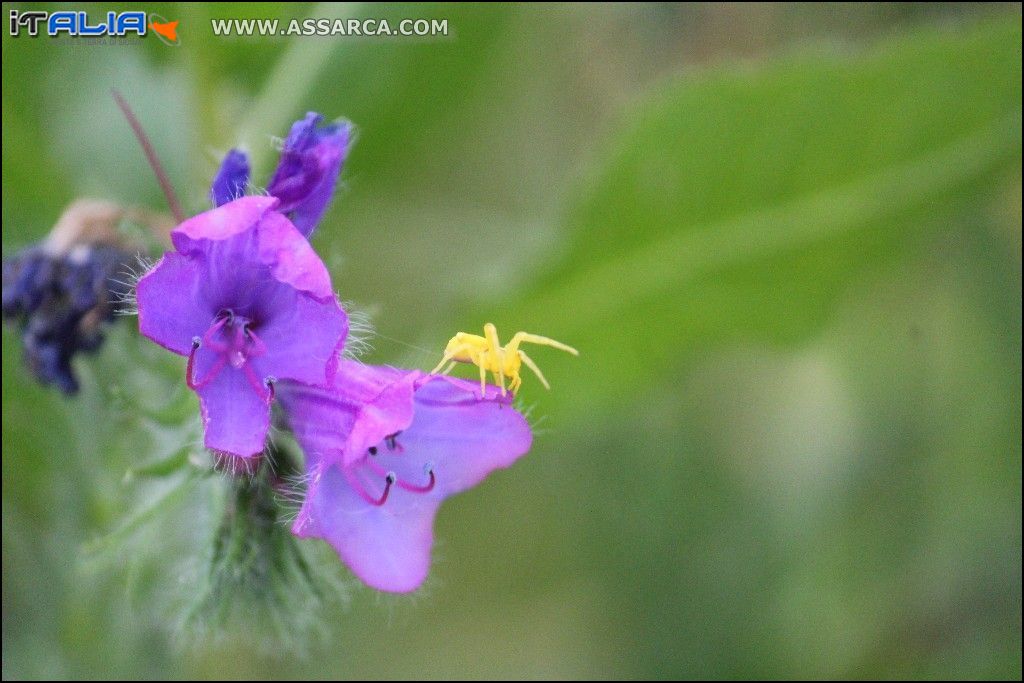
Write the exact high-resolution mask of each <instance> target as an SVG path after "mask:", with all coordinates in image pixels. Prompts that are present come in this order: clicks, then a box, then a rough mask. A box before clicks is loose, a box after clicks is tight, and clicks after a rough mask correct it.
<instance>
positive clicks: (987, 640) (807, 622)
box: [2, 3, 1021, 678]
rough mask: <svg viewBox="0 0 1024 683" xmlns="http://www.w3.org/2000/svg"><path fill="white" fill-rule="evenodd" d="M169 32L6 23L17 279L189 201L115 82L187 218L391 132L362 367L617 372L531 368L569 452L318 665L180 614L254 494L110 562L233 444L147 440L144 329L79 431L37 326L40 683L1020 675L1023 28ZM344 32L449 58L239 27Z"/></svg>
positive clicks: (198, 7)
mask: <svg viewBox="0 0 1024 683" xmlns="http://www.w3.org/2000/svg"><path fill="white" fill-rule="evenodd" d="M4 7H5V10H6V9H8V8H11V7H14V8H18V9H22V10H24V9H31V8H34V7H35V6H32V7H30V6H29V5H28V4H27V3H21V4H14V5H11V4H9V3H5V4H4ZM39 7H41V8H43V9H50V10H55V9H69V8H78V5H74V6H72V5H59V6H58V5H41V6H39ZM82 7H83V8H85V9H88V10H89V11H90V12H102V11H105V10H106V9H119V10H124V9H132V8H133V7H132V6H130V5H116V6H115V5H103V4H95V5H83V6H82ZM147 9H148V10H149V11H155V12H157V13H159V14H162V15H163V16H165V17H167V18H168V19H178V20H180V22H181V23H180V26H179V32H180V36H181V45H180V46H179V47H168V46H166V45H163V44H162V43H160V42H158V41H157V40H155V39H154V38H153V37H149V38H147V39H145V40H137V41H132V42H130V44H128V45H120V46H90V47H81V46H79V47H76V46H75V45H74V41H73V40H68V39H66V38H64V39H57V40H50V39H46V38H40V39H34V40H33V39H28V38H24V37H22V38H17V39H12V38H10V37H9V36H8V35H7V32H6V31H5V32H4V37H3V71H2V76H3V78H2V92H3V96H2V106H3V132H2V134H3V147H2V153H3V203H2V212H3V250H4V255H5V256H9V255H11V254H13V253H15V252H16V250H17V249H19V248H21V247H23V246H26V245H28V244H30V243H31V242H33V241H35V240H38V239H40V238H41V237H42V236H43V235H44V234H45V233H46V232H47V231H48V229H49V228H50V226H51V225H52V224H53V223H54V221H55V220H56V218H57V217H58V215H59V214H60V212H61V210H62V208H63V207H64V206H65V205H66V204H67V203H68V202H69V201H71V200H72V199H74V198H75V197H79V196H83V195H86V196H98V197H104V198H110V199H114V200H118V201H122V202H125V203H138V204H143V205H146V206H150V207H153V208H157V209H162V207H163V200H162V197H161V195H160V194H159V189H158V187H157V185H156V182H155V181H154V180H153V177H152V175H151V173H150V172H149V170H148V168H147V167H146V164H145V161H144V159H143V156H142V154H141V152H140V150H139V148H138V146H137V144H136V143H135V141H134V140H133V138H132V137H131V134H130V131H129V129H128V127H127V125H126V124H125V122H124V120H123V119H122V118H121V117H120V115H119V113H118V112H117V110H116V108H115V106H114V104H113V101H112V100H111V99H110V97H109V96H108V91H109V89H110V88H111V87H117V88H119V89H121V91H122V92H124V94H125V96H126V97H127V98H128V99H129V100H130V101H131V102H132V103H133V105H134V106H135V107H136V109H137V112H138V114H139V117H140V118H141V119H142V121H143V123H144V125H145V126H146V128H147V129H148V131H149V133H150V135H151V136H152V138H153V140H154V143H155V145H156V147H157V148H158V149H159V151H160V154H161V155H162V157H163V159H164V161H165V163H166V165H167V166H168V168H169V170H170V172H171V175H172V177H173V180H174V183H175V185H176V186H177V188H178V191H179V193H180V194H181V195H182V197H183V200H184V203H185V204H186V205H187V206H188V207H189V208H190V209H191V210H192V211H200V210H202V209H203V208H205V206H206V192H207V187H208V182H209V179H210V177H211V176H212V173H213V171H214V170H215V168H216V164H217V161H218V158H219V156H220V155H221V154H222V153H223V152H224V151H226V150H227V149H228V148H230V147H231V146H233V145H236V144H243V145H246V146H247V147H248V148H249V149H250V150H251V151H253V152H256V153H257V154H258V155H260V156H259V158H260V160H261V168H260V169H259V170H257V173H256V179H257V182H260V180H259V179H261V178H266V177H267V173H268V171H269V169H270V167H271V164H272V162H273V158H274V157H273V153H272V152H273V148H272V136H283V135H284V134H285V132H286V131H287V127H288V125H289V123H290V122H291V121H292V120H294V119H295V118H297V117H298V116H300V115H301V114H303V113H304V112H305V111H307V110H316V111H320V112H323V113H325V114H326V115H327V116H328V117H331V118H333V117H339V116H342V117H346V118H348V119H350V120H352V121H353V122H354V123H355V124H356V125H357V126H358V128H359V138H358V141H357V144H356V146H355V147H354V148H353V150H352V152H351V155H350V157H349V160H348V162H347V164H346V168H345V173H344V184H345V188H344V190H343V191H342V192H341V194H340V195H339V196H338V198H337V199H336V200H335V202H334V204H333V206H332V209H331V211H330V212H329V214H328V216H327V218H326V220H325V221H324V223H322V225H321V227H320V229H319V232H318V233H317V234H316V236H315V238H314V244H315V246H316V247H317V249H318V250H319V251H320V252H321V254H323V256H324V259H325V261H326V262H327V263H328V265H329V267H330V269H331V271H332V274H333V277H334V282H335V286H336V287H337V289H338V290H339V291H340V293H341V296H342V297H343V298H344V299H346V300H348V301H351V302H353V305H354V307H355V308H357V309H359V310H362V311H365V312H367V313H368V314H369V315H370V316H371V318H372V321H373V324H374V326H375V328H376V329H377V330H378V331H379V333H380V336H378V337H376V338H375V339H373V340H372V343H373V351H372V352H371V353H370V354H369V355H368V356H367V358H368V359H370V360H372V361H374V362H389V363H396V364H403V365H408V366H416V367H421V368H425V369H429V368H430V367H432V366H433V364H434V363H435V362H436V360H437V358H438V357H439V353H440V350H441V349H442V348H443V346H444V343H445V342H446V340H447V339H448V337H450V336H451V334H453V333H454V332H455V331H456V330H460V329H463V330H468V331H475V330H476V329H478V328H479V327H480V326H481V325H482V324H483V323H484V322H485V321H487V320H491V321H494V322H495V323H497V325H498V328H499V330H501V331H503V332H505V333H511V332H513V331H515V330H516V329H526V330H529V331H532V332H536V333H539V334H544V335H549V336H552V337H554V338H556V339H560V340H563V341H565V342H568V343H570V344H573V345H574V346H577V347H578V348H579V349H580V350H581V357H580V358H578V359H573V358H570V357H568V356H563V355H562V354H558V353H557V352H554V351H550V352H548V351H544V350H538V352H536V353H535V354H534V356H533V357H534V358H535V359H536V360H537V361H538V364H539V365H540V366H541V368H542V369H544V371H545V372H546V374H547V376H548V378H549V379H550V380H551V383H552V386H553V389H552V391H551V392H550V393H547V392H544V391H543V389H542V388H541V387H540V385H539V383H537V382H536V381H533V382H531V381H530V380H531V379H532V378H526V380H527V381H526V383H525V386H524V389H523V392H522V394H521V395H522V396H523V397H524V398H525V399H526V401H527V402H528V403H531V404H535V405H534V408H533V413H532V419H533V420H534V421H535V422H538V423H539V424H538V437H537V439H536V440H535V445H534V448H533V450H532V452H531V454H530V455H529V456H528V457H526V458H524V459H523V460H522V461H521V462H520V463H519V464H517V465H516V467H514V468H513V469H511V470H509V471H507V472H502V473H499V474H497V475H495V476H493V477H492V478H491V479H489V480H488V481H487V482H486V483H485V484H484V485H483V486H481V487H479V488H477V489H475V490H473V491H471V492H468V493H466V494H464V495H462V496H459V497H458V498H456V499H453V500H451V501H449V502H448V503H447V504H446V505H445V506H444V508H443V509H442V512H441V514H440V516H439V518H438V525H437V536H438V538H439V544H438V546H437V548H436V549H435V553H434V556H435V562H434V567H433V570H432V574H431V577H430V579H429V580H428V583H427V585H426V587H425V588H424V589H423V590H422V591H421V592H420V593H419V594H417V595H415V596H413V597H393V596H381V595H377V594H375V593H374V592H372V591H370V590H369V589H366V588H363V587H361V586H360V585H359V584H358V583H357V582H356V581H355V580H354V579H352V580H350V579H346V582H347V583H348V584H349V587H348V589H347V590H346V591H345V592H346V596H347V598H346V600H345V601H344V603H343V604H340V605H337V606H334V607H331V608H330V609H329V611H328V613H327V617H326V619H325V624H324V628H323V633H322V635H321V637H320V638H319V639H316V640H312V641H310V642H309V643H308V644H307V647H306V648H305V652H304V653H296V652H294V651H292V650H291V649H289V648H287V647H285V646H283V645H279V644H275V643H273V642H253V641H252V640H248V639H246V638H245V637H242V636H239V637H232V634H231V633H227V634H223V637H222V638H219V639H215V640H213V641H210V642H209V643H206V644H202V643H200V644H198V645H197V644H195V643H192V642H188V641H189V639H188V638H187V637H184V636H183V635H182V633H181V629H180V627H179V626H178V624H177V622H176V619H177V617H176V615H177V614H178V611H177V610H176V604H177V603H179V602H181V601H183V600H185V601H187V598H188V593H189V591H190V589H191V588H192V579H191V578H190V577H192V576H193V575H194V573H195V565H196V564H197V563H198V562H199V560H198V559H197V558H199V557H201V556H202V553H203V552H204V551H203V548H204V543H208V541H209V536H210V533H211V529H212V526H213V524H214V521H213V520H212V519H211V512H210V509H209V508H210V507H211V506H210V504H209V498H210V495H209V494H210V491H209V489H211V488H216V487H217V486H222V485H223V484H224V482H223V480H222V479H216V478H215V479H214V480H213V481H212V483H209V484H207V485H205V486H206V488H199V489H195V490H190V491H187V492H186V496H187V498H186V499H185V501H184V502H181V501H180V500H179V501H178V504H177V509H176V510H175V511H173V512H168V513H167V514H163V513H162V512H160V511H157V512H155V513H154V514H152V515H149V516H148V517H146V516H145V513H143V514H144V520H143V523H141V524H140V525H138V526H136V527H131V530H130V533H125V534H121V535H120V536H118V538H117V542H114V543H108V544H106V545H105V546H104V548H105V549H104V550H103V551H102V552H99V553H97V552H95V551H93V550H90V549H91V548H95V546H96V543H95V539H97V538H101V537H103V536H104V535H105V534H108V533H109V532H111V531H112V530H115V529H118V528H119V527H121V525H122V524H124V520H125V519H127V518H129V517H131V516H132V515H134V514H137V512H138V511H139V510H143V511H145V510H147V509H148V508H149V507H150V506H151V505H152V502H153V501H155V500H159V499H160V497H161V496H162V495H164V494H165V492H166V491H168V490H173V489H172V488H171V485H170V484H169V483H168V482H166V481H163V480H162V479H161V478H160V477H157V476H150V477H146V476H126V473H130V471H131V470H133V469H135V468H138V467H139V466H140V465H142V464H145V463H151V462H154V461H156V460H157V459H158V457H159V456H160V454H161V453H162V452H167V451H172V450H174V449H175V448H177V447H180V446H181V444H182V442H183V441H186V440H194V439H196V438H197V434H198V432H197V431H196V430H195V428H194V421H195V418H194V417H192V418H190V423H189V424H190V426H189V427H188V428H187V429H185V430H184V431H183V430H182V428H180V427H178V426H176V425H167V424H162V423H159V422H158V421H154V420H152V419H149V418H146V417H144V416H143V415H142V414H141V412H140V406H141V407H147V406H159V405H160V404H161V401H164V400H165V399H166V397H167V396H168V394H173V393H174V392H178V393H179V394H181V393H182V392H183V387H182V386H181V384H182V383H181V381H180V378H181V374H180V373H181V372H182V366H183V363H182V362H181V361H180V359H176V358H174V357H171V355H170V354H167V353H166V352H163V351H161V350H160V349H157V348H155V346H153V345H151V344H149V342H147V341H146V340H144V339H141V338H139V337H138V335H137V334H136V333H135V331H134V329H133V327H134V326H133V324H132V323H131V322H127V323H123V324H122V325H121V326H120V327H119V328H118V329H116V330H114V331H113V332H112V334H111V338H110V341H109V343H108V344H107V345H106V346H105V347H104V349H103V351H102V352H101V354H100V355H99V357H98V358H94V359H84V360H82V361H80V362H79V364H78V366H77V367H78V368H79V371H80V374H81V375H82V378H83V391H82V393H81V395H80V396H79V397H77V398H75V399H73V400H67V399H64V398H63V397H61V396H60V395H58V394H57V393H56V392H54V391H49V390H44V389H42V388H40V387H38V386H37V385H36V384H35V383H34V382H33V381H32V379H31V377H30V376H29V374H28V372H27V371H26V370H25V369H24V367H23V366H22V363H21V354H20V349H19V348H18V338H17V334H16V333H15V332H13V331H12V330H11V329H8V328H5V331H4V336H3V375H2V381H3V450H2V453H3V676H4V678H30V677H43V676H49V677H86V676H104V677H178V676H188V677H230V678H241V677H256V676H271V677H292V678H294V677H312V678H323V677H346V678H350V677H351V678H360V677H371V678H380V677H400V678H402V677H419V676H422V677H438V676H448V677H487V678H493V677H503V676H504V677H515V678H519V677H597V678H611V677H627V678H637V677H659V678H661V677H726V676H735V677H791V676H795V677H801V678H807V677H858V678H861V677H875V676H879V677H886V678H888V677H904V676H922V677H946V676H949V677H957V678H960V677H971V678H974V677H1009V678H1019V677H1020V676H1021V14H1020V7H1019V5H975V4H961V5H955V4H954V5H945V4H944V5H927V4H918V5H889V4H859V5H855V6H854V5H850V6H845V5H842V6H841V5H831V4H829V5H788V4H763V5H756V6H740V5H732V4H726V5H687V6H674V5H644V4H639V5H637V4H630V5H628V6H616V5H600V6H597V5H594V6H564V5H558V6H503V5H486V6H483V5H480V6H474V5H458V6H454V5H443V4H442V5H427V6H413V5H393V6H391V5H389V6H361V5H355V6H342V7H325V6H314V5H309V4H303V3H293V4H288V5H286V6H282V5H277V4H251V5H249V4H237V3H230V4H227V5H225V6H223V7H213V6H208V5H205V4H198V3H197V4H195V5H192V6H189V7H177V6H172V5H170V4H167V3H165V4H161V3H155V4H154V6H153V7H147ZM5 14H6V12H5ZM334 15H339V16H355V17H375V18H380V17H386V18H391V19H395V20H397V19H399V18H405V17H412V18H420V17H427V18H430V17H436V18H446V19H447V20H448V25H449V30H450V32H451V35H449V36H448V37H446V38H443V37H442V38H352V37H349V38H290V39H284V38H263V39H258V38H253V39H228V38H214V37H213V36H212V34H211V29H210V23H209V19H210V17H211V16H216V17H225V16H227V17H266V18H280V19H289V18H303V17H307V16H311V17H324V16H334ZM264 182H265V181H264ZM172 495H174V494H173V493H172ZM311 543H312V542H311ZM101 545H102V544H101ZM324 566H325V567H328V568H329V567H331V566H333V564H332V563H331V562H330V561H327V562H326V563H325V565H324Z"/></svg>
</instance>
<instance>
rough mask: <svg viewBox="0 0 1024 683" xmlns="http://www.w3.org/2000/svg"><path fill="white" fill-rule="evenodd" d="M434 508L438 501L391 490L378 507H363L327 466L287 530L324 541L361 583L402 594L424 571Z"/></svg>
mask: <svg viewBox="0 0 1024 683" xmlns="http://www.w3.org/2000/svg"><path fill="white" fill-rule="evenodd" d="M369 483H370V482H367V485H369ZM377 488H378V489H379V488H380V482H379V481H378V482H377ZM439 506H440V501H438V500H435V499H433V498H428V497H426V496H421V495H417V494H414V493H408V492H406V491H401V490H392V493H391V495H390V496H389V498H388V500H387V502H386V503H385V504H384V505H380V506H373V505H369V504H368V503H367V502H366V501H365V500H363V498H362V497H361V496H360V495H359V494H358V493H356V491H355V489H353V488H352V486H351V485H350V484H349V482H348V481H347V479H346V477H345V474H344V472H343V471H342V470H341V469H340V468H337V467H329V468H327V470H326V471H324V472H323V473H322V474H321V475H320V477H319V479H318V481H317V482H316V483H315V484H311V485H310V490H309V491H308V493H307V495H306V501H305V503H304V504H303V511H302V513H301V515H302V516H301V517H300V520H299V521H297V522H296V525H295V527H294V528H293V532H294V533H295V534H296V535H298V536H301V537H303V538H309V537H315V538H322V539H324V540H325V541H327V542H328V543H330V544H331V545H332V546H333V547H334V549H335V550H336V551H337V552H338V554H339V555H340V556H341V559H342V561H344V562H345V564H346V565H348V567H349V569H351V570H352V572H353V573H354V574H355V575H356V576H358V577H359V578H360V579H361V580H362V581H363V582H364V583H366V584H367V585H369V586H371V587H373V588H376V589H377V590H382V591H389V592H393V593H408V592H410V591H414V590H416V589H417V588H419V587H420V585H421V584H422V583H423V581H424V579H426V578H427V573H428V572H429V571H430V549H431V547H432V546H433V543H434V533H433V526H434V516H435V514H436V513H437V508H438V507H439ZM303 520H306V521H305V523H303Z"/></svg>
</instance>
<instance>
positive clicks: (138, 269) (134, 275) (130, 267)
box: [110, 254, 156, 316]
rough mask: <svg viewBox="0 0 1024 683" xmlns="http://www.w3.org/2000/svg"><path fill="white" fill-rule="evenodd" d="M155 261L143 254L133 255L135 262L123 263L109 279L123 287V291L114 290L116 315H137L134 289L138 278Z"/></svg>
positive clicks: (137, 307)
mask: <svg viewBox="0 0 1024 683" xmlns="http://www.w3.org/2000/svg"><path fill="white" fill-rule="evenodd" d="M155 264H156V261H153V260H152V259H150V258H148V257H147V256H145V255H143V254H136V255H135V263H125V264H124V265H123V266H122V267H121V270H120V271H119V272H118V273H117V275H116V276H114V277H112V278H110V281H111V282H113V283H115V284H118V285H121V286H122V287H124V291H120V292H114V293H113V294H114V301H113V303H114V313H115V314H116V315H124V316H130V315H138V314H139V301H138V298H137V296H136V293H135V292H136V289H137V287H138V285H139V280H141V279H142V278H143V276H144V275H145V274H146V273H148V272H149V271H150V270H152V269H153V266H154V265H155Z"/></svg>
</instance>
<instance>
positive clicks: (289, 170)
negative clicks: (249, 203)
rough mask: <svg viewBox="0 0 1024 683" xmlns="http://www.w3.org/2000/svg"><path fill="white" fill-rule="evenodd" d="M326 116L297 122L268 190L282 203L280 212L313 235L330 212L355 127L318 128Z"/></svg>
mask: <svg viewBox="0 0 1024 683" xmlns="http://www.w3.org/2000/svg"><path fill="white" fill-rule="evenodd" d="M322 120H323V116H321V115H319V114H316V113H314V112H310V113H308V114H306V116H305V118H303V119H301V120H299V121H296V122H295V123H294V124H293V125H292V128H291V131H290V132H289V133H288V138H287V139H286V140H285V142H284V148H283V149H282V150H281V160H280V162H279V163H278V166H277V169H276V170H275V171H274V175H273V177H272V178H271V179H270V184H269V185H268V186H267V191H268V192H269V193H270V194H271V195H272V196H274V197H277V198H278V199H280V200H281V206H280V211H281V212H282V213H286V214H289V215H290V216H291V219H292V221H293V222H294V223H295V227H297V228H298V229H299V231H300V232H302V234H304V235H306V236H309V235H311V234H312V233H313V230H314V229H315V228H316V225H317V223H318V222H319V221H320V218H321V217H322V216H323V214H324V212H325V211H326V210H327V206H328V205H329V204H330V201H331V199H332V198H333V196H334V189H335V186H336V185H337V183H338V177H339V176H340V174H341V167H342V165H343V164H344V162H345V155H346V152H347V148H348V144H349V140H350V137H351V127H350V126H349V124H347V123H334V124H329V125H327V126H324V127H322V128H318V127H317V126H318V124H319V123H320V121H322Z"/></svg>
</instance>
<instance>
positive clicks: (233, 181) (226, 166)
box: [210, 149, 249, 206]
mask: <svg viewBox="0 0 1024 683" xmlns="http://www.w3.org/2000/svg"><path fill="white" fill-rule="evenodd" d="M248 186H249V157H247V156H246V155H245V152H243V151H242V150H239V149H233V150H231V151H230V152H228V153H227V154H226V155H225V156H224V161H222V162H221V164H220V169H219V170H218V171H217V175H216V176H215V177H214V179H213V183H212V185H211V186H210V199H212V200H213V205H214V206H223V205H224V204H227V203H228V202H230V201H232V200H234V199H238V198H239V197H244V196H245V189H246V188H247V187H248Z"/></svg>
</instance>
